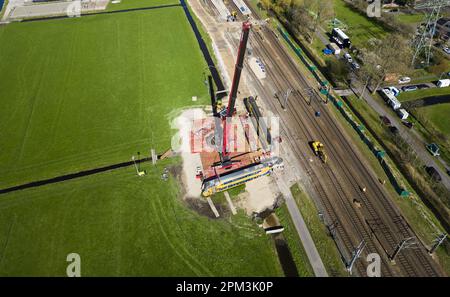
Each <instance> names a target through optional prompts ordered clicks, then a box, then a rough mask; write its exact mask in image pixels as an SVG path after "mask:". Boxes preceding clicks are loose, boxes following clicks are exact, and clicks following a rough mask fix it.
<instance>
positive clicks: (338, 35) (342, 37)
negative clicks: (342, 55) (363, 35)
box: [331, 28, 351, 48]
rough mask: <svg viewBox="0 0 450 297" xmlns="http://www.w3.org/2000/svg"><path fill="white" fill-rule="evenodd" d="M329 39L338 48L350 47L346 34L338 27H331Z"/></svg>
mask: <svg viewBox="0 0 450 297" xmlns="http://www.w3.org/2000/svg"><path fill="white" fill-rule="evenodd" d="M331 39H332V40H333V41H334V42H336V44H337V45H338V46H339V47H340V48H344V47H350V45H351V42H350V38H348V36H347V34H345V33H344V31H342V30H341V29H339V28H333V30H332V31H331Z"/></svg>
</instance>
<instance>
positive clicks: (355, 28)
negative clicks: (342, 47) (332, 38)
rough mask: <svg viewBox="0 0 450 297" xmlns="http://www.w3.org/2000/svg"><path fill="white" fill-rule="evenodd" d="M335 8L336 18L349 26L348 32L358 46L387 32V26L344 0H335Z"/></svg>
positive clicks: (363, 45) (364, 44) (364, 45)
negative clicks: (356, 9)
mask: <svg viewBox="0 0 450 297" xmlns="http://www.w3.org/2000/svg"><path fill="white" fill-rule="evenodd" d="M334 9H335V12H336V18H338V19H339V20H340V21H341V22H343V23H344V24H345V25H346V26H347V28H348V30H347V33H348V35H349V37H350V39H351V40H352V43H353V44H354V45H355V46H356V47H358V48H363V47H366V42H367V41H368V40H369V39H370V38H377V39H380V38H383V37H384V36H385V35H386V34H387V33H386V30H385V28H383V27H382V26H380V25H379V24H377V23H375V22H372V21H371V20H370V19H369V18H368V17H366V16H364V15H362V14H360V13H359V12H357V11H354V10H353V9H351V8H350V7H349V6H347V5H346V4H345V2H344V1H343V0H334Z"/></svg>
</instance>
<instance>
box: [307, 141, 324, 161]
mask: <svg viewBox="0 0 450 297" xmlns="http://www.w3.org/2000/svg"><path fill="white" fill-rule="evenodd" d="M311 147H312V149H313V151H314V153H315V154H316V156H319V158H320V159H321V160H322V162H323V163H326V162H327V154H325V147H324V145H323V143H321V142H320V141H317V140H316V141H312V142H311Z"/></svg>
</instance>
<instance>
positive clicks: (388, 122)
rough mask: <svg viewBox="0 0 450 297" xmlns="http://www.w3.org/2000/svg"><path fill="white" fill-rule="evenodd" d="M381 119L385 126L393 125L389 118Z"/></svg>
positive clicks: (382, 117)
mask: <svg viewBox="0 0 450 297" xmlns="http://www.w3.org/2000/svg"><path fill="white" fill-rule="evenodd" d="M380 119H381V121H382V122H383V124H385V125H386V126H390V125H391V120H390V119H389V118H388V117H387V116H380Z"/></svg>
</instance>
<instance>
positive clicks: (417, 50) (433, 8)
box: [411, 0, 450, 66]
mask: <svg viewBox="0 0 450 297" xmlns="http://www.w3.org/2000/svg"><path fill="white" fill-rule="evenodd" d="M447 6H450V0H429V1H426V2H423V3H419V4H417V5H415V6H414V8H415V9H416V10H419V9H420V10H424V14H425V24H426V25H425V26H421V27H420V28H419V29H418V31H419V32H418V34H417V35H416V37H415V38H414V40H413V46H414V55H413V59H412V62H411V64H412V66H414V65H415V63H416V61H417V59H418V58H419V57H420V56H421V55H422V54H423V55H424V56H425V65H424V66H429V65H430V59H431V57H432V54H431V48H432V46H433V38H434V35H435V33H436V26H437V21H438V20H439V18H440V15H441V11H442V9H443V8H444V7H447Z"/></svg>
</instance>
